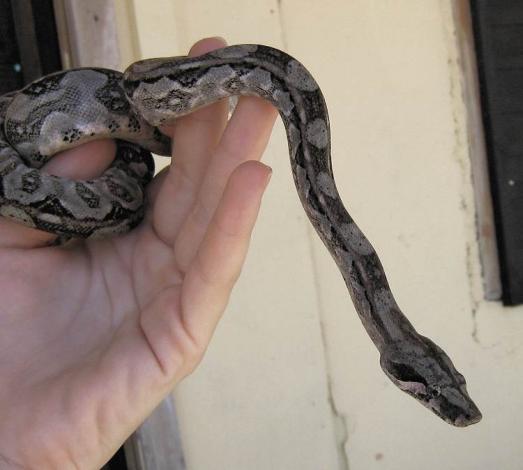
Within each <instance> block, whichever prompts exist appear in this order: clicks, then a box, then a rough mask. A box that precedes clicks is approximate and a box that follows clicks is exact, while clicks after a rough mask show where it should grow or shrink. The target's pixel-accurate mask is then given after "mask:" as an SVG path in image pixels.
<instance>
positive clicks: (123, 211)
mask: <svg viewBox="0 0 523 470" xmlns="http://www.w3.org/2000/svg"><path fill="white" fill-rule="evenodd" d="M233 95H256V96H260V97H262V98H264V99H266V100H268V101H270V102H271V103H272V104H273V105H274V106H276V107H277V108H278V110H279V112H280V116H281V118H282V120H283V123H284V125H285V129H286V131H287V139H288V145H289V153H290V160H291V166H292V173H293V177H294V181H295V183H296V188H297V190H298V194H299V197H300V200H301V202H302V204H303V207H304V209H305V212H306V213H307V215H308V217H309V219H310V221H311V222H312V224H313V226H314V228H315V229H316V231H317V232H318V234H319V236H320V237H321V239H322V240H323V242H324V243H325V245H326V247H327V248H328V250H329V252H330V253H331V255H332V257H333V258H334V260H335V261H336V263H337V265H338V267H339V269H340V271H341V274H342V275H343V278H344V280H345V283H346V285H347V287H348V290H349V292H350V294H351V297H352V300H353V302H354V305H355V307H356V310H357V312H358V315H359V317H360V319H361V321H362V323H363V326H364V327H365V329H366V330H367V333H368V334H369V336H370V338H371V339H372V341H373V342H374V344H375V345H376V347H377V349H378V350H379V352H380V364H381V367H382V369H383V370H384V372H385V374H386V375H387V376H388V377H389V378H390V379H391V380H392V382H393V383H394V384H396V385H397V386H398V387H399V388H400V389H401V390H403V391H405V392H407V393H408V394H409V395H411V396H413V397H414V398H415V399H416V400H417V401H418V402H420V403H421V404H423V405H424V406H426V407H427V408H429V409H430V410H432V411H433V412H434V413H436V414H437V415H438V416H440V417H441V418H442V419H444V420H445V421H446V422H448V423H450V424H453V425H456V426H467V425H469V424H472V423H476V422H478V421H479V420H480V419H481V413H480V411H479V410H478V408H477V407H476V405H475V404H474V402H473V401H472V400H471V399H470V397H469V396H468V394H467V390H466V384H465V379H464V377H463V376H462V375H461V374H460V373H459V372H458V371H457V370H456V369H455V368H454V365H453V364H452V362H451V360H450V358H449V357H448V356H447V354H446V353H445V352H444V351H443V350H442V349H441V348H439V347H438V346H437V345H436V344H434V343H433V342H432V341H431V340H430V339H428V338H426V337H424V336H421V335H420V334H418V333H417V332H416V330H415V329H414V328H413V326H412V325H411V323H410V322H409V321H408V319H407V318H406V317H405V316H404V315H403V313H402V312H401V311H400V309H399V307H398V306H397V304H396V302H395V300H394V298H393V296H392V293H391V291H390V289H389V285H388V283H387V279H386V277H385V273H384V271H383V268H382V266H381V263H380V261H379V259H378V255H377V254H376V252H375V251H374V249H373V248H372V246H371V244H370V243H369V241H368V240H367V238H365V236H364V235H363V233H362V232H361V231H360V229H359V228H358V227H357V226H356V224H355V223H354V221H353V220H352V218H351V216H350V215H349V214H348V212H347V211H346V209H345V207H344V206H343V203H342V201H341V199H340V196H339V195H338V191H337V189H336V186H335V183H334V178H333V174H332V167H331V156H330V131H329V118H328V114H327V107H326V105H325V101H324V99H323V95H322V93H321V91H320V89H319V87H318V84H317V83H316V81H315V80H314V79H313V78H312V76H311V75H310V74H309V72H308V71H307V70H306V69H305V68H304V67H303V66H302V65H301V64H300V63H299V62H298V61H297V60H296V59H294V58H292V57H290V56H289V55H287V54H286V53H284V52H282V51H279V50H277V49H273V48H270V47H267V46H261V45H240V46H232V47H226V48H223V49H220V50H216V51H213V52H210V53H208V54H205V55H202V56H199V57H193V58H188V57H174V58H162V59H150V60H143V61H140V62H136V63H134V64H132V65H131V66H130V67H129V68H128V69H127V70H126V71H125V72H124V74H123V76H122V74H121V73H119V72H116V71H112V70H105V69H95V68H93V69H76V70H69V71H64V72H60V73H56V74H53V75H49V76H47V77H44V78H42V79H40V80H37V81H36V82H34V83H32V84H30V85H29V86H27V87H26V88H25V89H23V90H21V91H19V92H16V93H12V94H9V95H5V96H3V97H0V124H1V127H2V128H3V132H2V133H1V134H0V214H1V215H2V216H4V217H8V218H11V219H14V220H16V221H18V222H20V223H22V224H25V225H27V226H29V227H34V228H38V229H41V230H46V231H48V232H53V233H56V234H59V235H62V236H66V237H102V236H108V235H113V234H116V233H123V232H126V231H128V230H130V229H131V228H132V227H134V226H136V225H137V224H138V223H139V222H140V221H141V220H142V217H143V214H144V207H145V202H146V201H145V200H144V187H145V186H146V185H147V183H148V182H149V181H150V180H151V178H152V176H153V172H154V166H153V162H152V157H151V155H150V153H149V151H152V152H155V153H158V154H161V155H169V154H170V142H169V141H168V140H167V139H166V138H165V137H162V135H161V134H160V133H159V132H158V131H157V129H156V127H157V126H158V125H160V124H163V123H166V122H169V121H172V120H173V119H175V118H176V117H178V116H181V115H184V114H187V113H190V112H192V111H194V110H195V109H197V108H199V107H202V106H205V105H208V104H210V103H212V102H214V101H216V100H219V99H221V98H225V97H229V96H233ZM104 137H111V138H115V139H117V149H118V150H117V157H116V158H115V160H114V162H113V164H112V165H111V166H110V168H109V169H107V171H106V172H105V173H104V174H103V175H102V176H101V177H100V178H97V179H93V180H89V181H72V180H68V179H65V178H59V177H56V176H50V175H48V174H45V173H43V172H41V171H40V170H39V168H41V166H42V165H43V164H44V163H45V162H46V161H47V160H48V159H49V158H51V157H52V156H53V155H54V154H55V153H57V152H58V151H60V150H63V149H65V148H68V147H71V146H74V145H78V144H80V143H84V142H86V141H89V140H93V139H99V138H104ZM137 144H139V145H137Z"/></svg>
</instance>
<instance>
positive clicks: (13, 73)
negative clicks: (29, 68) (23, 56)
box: [0, 0, 23, 94]
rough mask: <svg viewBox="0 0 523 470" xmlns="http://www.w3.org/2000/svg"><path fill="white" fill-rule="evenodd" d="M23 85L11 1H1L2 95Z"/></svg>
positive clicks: (0, 76)
mask: <svg viewBox="0 0 523 470" xmlns="http://www.w3.org/2000/svg"><path fill="white" fill-rule="evenodd" d="M22 85H23V77H22V69H21V65H20V56H19V51H18V44H17V42H16V36H15V30H14V23H13V12H12V11H11V1H10V0H0V94H3V93H7V92H8V91H11V90H17V89H18V88H20V87H22Z"/></svg>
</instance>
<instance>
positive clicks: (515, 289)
mask: <svg viewBox="0 0 523 470" xmlns="http://www.w3.org/2000/svg"><path fill="white" fill-rule="evenodd" d="M470 5H471V11H472V21H473V28H474V38H475V44H476V52H477V62H478V72H479V81H480V90H481V104H482V110H483V122H484V127H485V136H486V145H487V153H488V163H489V173H490V183H491V189H492V198H493V205H494V217H495V224H496V234H497V242H498V251H499V263H500V271H501V283H502V300H503V303H504V304H505V305H517V304H521V303H523V2H521V0H471V1H470Z"/></svg>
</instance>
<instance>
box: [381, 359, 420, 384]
mask: <svg viewBox="0 0 523 470" xmlns="http://www.w3.org/2000/svg"><path fill="white" fill-rule="evenodd" d="M388 370H389V372H390V373H391V374H392V375H393V376H394V377H395V378H396V379H397V380H399V381H400V382H416V383H419V384H423V385H425V386H427V381H426V380H425V378H424V377H422V376H421V375H420V374H418V373H417V372H416V370H415V369H414V368H413V367H412V366H409V365H407V364H403V363H398V362H390V363H389V367H388Z"/></svg>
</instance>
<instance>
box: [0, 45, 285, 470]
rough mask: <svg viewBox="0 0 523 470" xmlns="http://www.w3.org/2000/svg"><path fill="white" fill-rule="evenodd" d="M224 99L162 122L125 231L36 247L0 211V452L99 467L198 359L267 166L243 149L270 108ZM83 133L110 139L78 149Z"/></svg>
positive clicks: (263, 130)
mask: <svg viewBox="0 0 523 470" xmlns="http://www.w3.org/2000/svg"><path fill="white" fill-rule="evenodd" d="M217 46H221V44H220V42H219V41H217V40H208V41H207V42H200V43H198V44H197V45H196V46H195V47H194V48H193V51H192V53H193V54H195V55H196V54H199V53H203V52H205V51H206V50H209V49H210V48H215V47H217ZM227 111H228V110H227V103H216V104H214V105H212V106H210V107H208V108H206V109H203V110H200V111H198V112H196V113H195V114H193V115H191V116H188V117H186V118H183V119H180V120H179V121H178V122H177V123H176V127H175V128H172V129H169V130H168V132H169V133H174V138H175V140H176V142H177V149H176V151H177V165H176V169H172V170H169V171H168V172H162V173H161V174H160V175H158V176H157V177H156V178H155V181H154V182H153V184H152V185H151V188H150V191H149V192H150V194H149V196H150V197H149V200H150V204H149V212H148V214H147V216H146V219H145V220H144V222H143V223H142V225H141V226H140V227H138V228H137V229H136V230H134V231H132V232H131V233H129V234H127V235H124V236H121V237H118V238H114V239H108V240H100V241H87V242H78V243H74V244H71V245H70V246H67V247H58V248H56V247H45V246H41V245H42V244H43V243H45V241H46V240H48V239H49V238H48V237H49V235H48V234H45V235H42V234H41V233H40V232H38V233H37V234H35V233H34V231H32V230H30V229H27V228H24V227H20V226H13V225H12V224H9V223H8V222H6V221H3V222H2V225H1V226H0V243H1V240H2V236H3V235H5V236H4V245H3V246H5V248H1V249H0V259H1V260H2V264H3V266H4V269H2V270H1V271H0V286H1V287H2V289H1V290H2V292H3V294H2V307H0V348H1V349H0V352H1V354H0V377H1V379H0V380H1V386H0V423H1V424H0V443H1V444H0V463H4V464H5V465H12V466H13V467H14V468H16V466H17V465H19V466H22V467H24V468H39V469H45V468H64V469H66V468H69V467H71V468H99V467H100V466H101V465H102V464H103V463H104V462H105V461H106V460H107V459H108V458H109V457H110V456H111V455H112V453H114V452H115V450H116V449H117V448H118V446H120V445H121V443H122V442H123V441H124V440H125V438H126V437H127V436H128V435H129V434H130V433H131V432H132V431H133V430H134V429H135V428H136V427H137V426H138V425H139V423H140V422H141V421H142V420H143V419H144V418H145V417H146V416H147V414H148V413H150V412H151V411H152V409H153V408H154V407H155V406H156V405H157V404H158V403H159V402H160V401H161V400H162V398H163V397H165V395H166V394H167V393H169V391H170V390H171V389H172V387H173V386H174V385H175V384H176V383H177V382H178V381H179V380H180V379H181V378H183V377H184V376H185V375H187V374H188V373H189V372H191V370H192V369H193V368H194V367H195V366H196V365H197V364H198V362H199V360H200V359H201V357H202V355H203V353H204V351H205V348H206V346H207V344H208V342H209V340H210V337H211V335H212V332H213V330H214V328H215V325H216V323H217V322H218V320H219V318H220V316H221V313H222V312H223V310H224V308H225V306H226V304H227V301H228V297H229V295H230V291H231V289H232V287H233V285H234V282H235V280H236V279H237V277H238V275H239V271H240V269H241V265H242V262H243V260H244V257H245V254H246V251H247V247H248V241H249V236H250V232H251V230H252V227H253V225H254V221H255V218H256V215H257V211H258V207H259V203H260V200H261V195H262V193H263V190H264V188H265V185H266V182H267V180H268V176H269V170H268V169H267V168H266V167H265V166H263V165H261V164H259V163H257V162H252V161H251V162H247V163H243V164H242V162H245V161H246V160H257V159H259V157H260V156H261V153H262V152H263V150H264V148H265V145H266V142H267V140H268V137H269V135H270V131H271V128H272V124H273V122H274V119H275V111H274V109H273V108H272V107H270V106H269V105H267V104H266V103H262V102H261V101H260V100H257V99H245V100H243V101H241V102H240V104H239V105H238V108H237V110H236V112H235V114H234V116H233V118H232V119H231V121H230V123H229V124H228V125H227ZM224 129H225V131H224ZM222 133H223V135H222ZM240 142H241V144H242V148H241V149H240V148H239V147H238V143H240ZM102 146H103V147H102ZM95 147H96V148H97V151H99V150H100V149H101V150H102V151H101V154H104V152H105V154H108V153H111V149H112V146H111V145H110V144H108V143H99V142H98V143H93V144H88V145H86V146H85V148H84V149H83V150H81V151H79V152H76V153H77V156H78V158H81V156H82V153H87V150H88V149H89V150H93V149H94V148H95ZM68 158H69V161H71V160H72V158H71V156H69V157H68ZM75 158H76V157H75ZM84 162H85V160H82V164H85V163H84ZM93 171H94V172H96V173H97V172H99V167H97V168H93ZM82 176H83V177H84V175H82ZM20 241H21V242H20ZM28 246H29V247H31V248H28ZM2 468H3V467H2Z"/></svg>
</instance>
